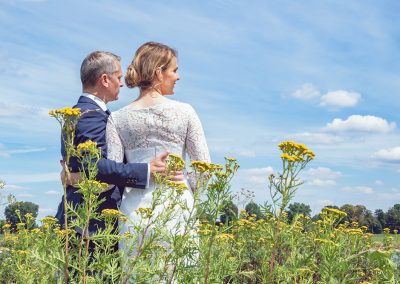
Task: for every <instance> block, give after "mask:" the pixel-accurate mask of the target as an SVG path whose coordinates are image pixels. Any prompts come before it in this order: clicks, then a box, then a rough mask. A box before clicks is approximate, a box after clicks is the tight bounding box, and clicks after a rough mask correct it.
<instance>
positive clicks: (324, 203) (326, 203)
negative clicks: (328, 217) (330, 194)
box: [315, 199, 333, 206]
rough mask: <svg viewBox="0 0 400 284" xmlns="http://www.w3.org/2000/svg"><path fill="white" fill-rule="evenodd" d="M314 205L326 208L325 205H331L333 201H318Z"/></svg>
mask: <svg viewBox="0 0 400 284" xmlns="http://www.w3.org/2000/svg"><path fill="white" fill-rule="evenodd" d="M315 203H316V204H318V205H321V206H326V205H332V204H333V201H332V200H329V199H318V200H317V201H316V202H315Z"/></svg>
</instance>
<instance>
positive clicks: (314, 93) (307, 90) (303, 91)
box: [292, 83, 321, 100]
mask: <svg viewBox="0 0 400 284" xmlns="http://www.w3.org/2000/svg"><path fill="white" fill-rule="evenodd" d="M320 95H321V94H320V92H319V90H318V89H317V88H316V87H315V86H314V85H313V84H309V83H307V84H304V85H303V86H301V87H300V89H298V90H296V91H295V92H294V93H293V94H292V96H293V97H295V98H296V99H300V100H311V99H314V98H318V97H319V96H320Z"/></svg>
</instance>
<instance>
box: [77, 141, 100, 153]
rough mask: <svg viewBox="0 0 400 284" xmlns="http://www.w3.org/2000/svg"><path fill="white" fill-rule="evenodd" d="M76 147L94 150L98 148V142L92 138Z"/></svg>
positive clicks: (81, 149) (83, 149)
mask: <svg viewBox="0 0 400 284" xmlns="http://www.w3.org/2000/svg"><path fill="white" fill-rule="evenodd" d="M76 149H77V150H78V151H93V150H97V143H96V142H94V141H92V140H88V141H86V142H84V143H80V144H78V146H77V147H76Z"/></svg>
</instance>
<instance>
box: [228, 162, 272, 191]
mask: <svg viewBox="0 0 400 284" xmlns="http://www.w3.org/2000/svg"><path fill="white" fill-rule="evenodd" d="M273 173H275V171H274V169H273V168H272V167H265V168H252V169H239V170H238V172H237V173H236V175H235V176H234V178H233V180H232V186H233V187H236V189H240V188H246V189H250V190H253V191H256V190H263V189H265V188H267V187H268V177H269V176H270V175H271V174H273Z"/></svg>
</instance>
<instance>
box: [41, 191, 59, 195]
mask: <svg viewBox="0 0 400 284" xmlns="http://www.w3.org/2000/svg"><path fill="white" fill-rule="evenodd" d="M44 194H47V195H60V192H58V191H57V190H49V191H46V192H45V193H44Z"/></svg>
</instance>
